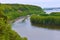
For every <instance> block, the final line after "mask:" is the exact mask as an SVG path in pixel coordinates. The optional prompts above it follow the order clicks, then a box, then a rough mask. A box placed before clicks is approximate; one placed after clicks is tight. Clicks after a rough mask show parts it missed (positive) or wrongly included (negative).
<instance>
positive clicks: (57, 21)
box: [30, 15, 60, 26]
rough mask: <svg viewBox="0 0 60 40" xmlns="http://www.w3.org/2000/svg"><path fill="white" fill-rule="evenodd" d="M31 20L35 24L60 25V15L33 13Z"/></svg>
mask: <svg viewBox="0 0 60 40" xmlns="http://www.w3.org/2000/svg"><path fill="white" fill-rule="evenodd" d="M30 20H31V22H32V23H33V24H44V25H57V26H60V16H39V15H32V16H31V18H30Z"/></svg>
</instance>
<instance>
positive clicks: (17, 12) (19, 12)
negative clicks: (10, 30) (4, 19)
mask: <svg viewBox="0 0 60 40" xmlns="http://www.w3.org/2000/svg"><path fill="white" fill-rule="evenodd" d="M0 10H1V11H2V12H3V13H4V15H6V16H8V18H10V19H15V18H17V17H19V16H26V15H31V14H37V15H38V14H44V11H43V9H42V8H41V7H38V6H33V5H23V4H0Z"/></svg>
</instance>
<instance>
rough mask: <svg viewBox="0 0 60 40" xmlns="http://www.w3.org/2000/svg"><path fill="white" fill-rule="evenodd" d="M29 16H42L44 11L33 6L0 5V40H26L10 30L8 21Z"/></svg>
mask: <svg viewBox="0 0 60 40" xmlns="http://www.w3.org/2000/svg"><path fill="white" fill-rule="evenodd" d="M31 14H44V11H43V10H42V8H41V7H38V6H33V5H23V4H0V40H27V38H26V37H24V38H22V37H21V36H19V34H18V33H16V32H15V31H14V30H12V28H11V25H10V23H9V21H11V20H13V19H16V18H17V17H20V16H26V15H31Z"/></svg>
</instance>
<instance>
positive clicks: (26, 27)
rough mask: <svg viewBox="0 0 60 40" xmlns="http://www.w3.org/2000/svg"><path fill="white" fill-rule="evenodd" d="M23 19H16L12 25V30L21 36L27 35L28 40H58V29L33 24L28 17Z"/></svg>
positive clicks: (59, 33) (59, 37)
mask: <svg viewBox="0 0 60 40" xmlns="http://www.w3.org/2000/svg"><path fill="white" fill-rule="evenodd" d="M23 19H24V18H21V19H18V20H17V21H15V22H14V23H13V25H12V27H13V30H15V31H16V32H17V33H18V34H19V35H21V36H22V37H27V38H28V40H60V30H56V29H48V28H42V27H37V26H33V25H32V24H31V22H30V17H27V18H26V19H25V20H23Z"/></svg>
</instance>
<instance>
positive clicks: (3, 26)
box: [0, 11, 27, 40]
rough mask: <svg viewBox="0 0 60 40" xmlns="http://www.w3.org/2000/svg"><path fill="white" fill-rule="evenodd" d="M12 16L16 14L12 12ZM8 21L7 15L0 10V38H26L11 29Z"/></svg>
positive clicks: (0, 39)
mask: <svg viewBox="0 0 60 40" xmlns="http://www.w3.org/2000/svg"><path fill="white" fill-rule="evenodd" d="M13 15H14V16H15V15H16V14H13ZM8 22H9V16H7V15H5V14H4V13H3V12H2V11H1V12H0V40H22V39H23V40H27V39H24V38H22V37H21V36H19V35H18V33H16V32H15V31H13V30H12V29H11V25H10V24H9V23H8Z"/></svg>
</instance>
